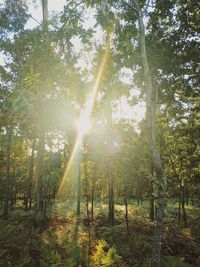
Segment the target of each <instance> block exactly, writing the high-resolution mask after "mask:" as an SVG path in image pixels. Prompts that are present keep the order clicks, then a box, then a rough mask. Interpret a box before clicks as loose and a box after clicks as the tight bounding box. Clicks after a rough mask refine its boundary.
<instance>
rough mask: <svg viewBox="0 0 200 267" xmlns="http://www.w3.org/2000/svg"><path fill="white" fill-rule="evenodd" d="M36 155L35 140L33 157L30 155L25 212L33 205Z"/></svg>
mask: <svg viewBox="0 0 200 267" xmlns="http://www.w3.org/2000/svg"><path fill="white" fill-rule="evenodd" d="M34 153H35V140H33V143H32V147H31V155H30V159H29V169H28V181H27V192H26V199H25V210H27V209H31V205H32V182H33V167H34Z"/></svg>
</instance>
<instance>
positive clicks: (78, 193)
mask: <svg viewBox="0 0 200 267" xmlns="http://www.w3.org/2000/svg"><path fill="white" fill-rule="evenodd" d="M80 153H81V151H80V144H79V147H78V149H77V164H78V166H77V170H78V173H77V207H76V214H77V215H78V216H79V215H80V213H81V166H80V165H81V160H80Z"/></svg>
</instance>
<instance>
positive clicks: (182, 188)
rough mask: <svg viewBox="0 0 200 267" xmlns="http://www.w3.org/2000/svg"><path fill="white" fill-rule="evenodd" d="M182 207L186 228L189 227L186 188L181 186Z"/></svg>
mask: <svg viewBox="0 0 200 267" xmlns="http://www.w3.org/2000/svg"><path fill="white" fill-rule="evenodd" d="M181 193H182V194H181V196H182V197H181V207H182V211H183V221H184V225H185V227H187V215H186V210H185V187H184V186H182V185H181Z"/></svg>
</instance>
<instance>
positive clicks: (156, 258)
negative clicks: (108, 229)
mask: <svg viewBox="0 0 200 267" xmlns="http://www.w3.org/2000/svg"><path fill="white" fill-rule="evenodd" d="M133 3H134V7H135V8H136V10H137V13H138V24H139V38H140V50H141V59H142V65H143V71H144V86H145V91H146V127H147V140H148V146H149V151H150V155H151V160H152V164H153V168H154V171H155V174H156V179H157V181H158V207H157V216H156V218H155V226H154V234H153V254H152V261H151V267H160V261H161V247H162V234H163V220H164V211H165V207H166V197H165V193H166V179H165V177H164V174H163V168H162V163H161V157H160V154H159V151H158V149H157V146H156V140H155V112H154V99H153V84H152V77H151V73H150V70H149V64H148V59H147V53H146V40H145V26H144V22H143V14H142V11H141V8H140V5H139V3H138V1H137V0H133Z"/></svg>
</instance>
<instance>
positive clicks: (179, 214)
mask: <svg viewBox="0 0 200 267" xmlns="http://www.w3.org/2000/svg"><path fill="white" fill-rule="evenodd" d="M181 195H182V192H181V181H179V199H178V221H179V223H180V221H181V198H182V196H181Z"/></svg>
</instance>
